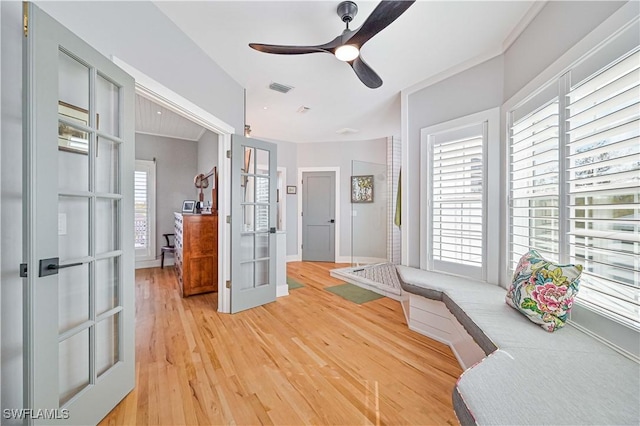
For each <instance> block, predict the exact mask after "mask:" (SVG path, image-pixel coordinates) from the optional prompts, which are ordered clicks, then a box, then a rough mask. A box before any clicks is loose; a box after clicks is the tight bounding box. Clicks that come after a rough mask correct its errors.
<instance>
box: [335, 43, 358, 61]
mask: <svg viewBox="0 0 640 426" xmlns="http://www.w3.org/2000/svg"><path fill="white" fill-rule="evenodd" d="M359 54H360V49H358V48H357V47H356V46H354V45H352V44H343V45H342V46H340V47H338V48H337V49H336V52H335V55H336V58H338V59H340V60H341V61H344V62H349V61H353V60H354V59H355V58H357V57H358V55H359Z"/></svg>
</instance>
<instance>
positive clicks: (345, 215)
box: [287, 138, 387, 259]
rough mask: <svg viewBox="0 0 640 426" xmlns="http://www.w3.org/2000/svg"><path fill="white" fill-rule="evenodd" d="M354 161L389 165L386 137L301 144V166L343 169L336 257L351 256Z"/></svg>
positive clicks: (299, 148) (299, 160) (299, 147)
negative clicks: (352, 169)
mask: <svg viewBox="0 0 640 426" xmlns="http://www.w3.org/2000/svg"><path fill="white" fill-rule="evenodd" d="M352 160H360V161H367V162H371V163H379V164H386V161H387V140H386V138H382V139H374V140H365V141H352V142H323V143H309V144H298V165H297V166H298V167H339V168H340V206H341V211H340V212H339V216H338V217H337V218H336V220H337V221H338V226H337V227H336V231H337V232H339V233H340V252H339V253H336V258H339V257H343V258H349V259H350V258H351V197H350V190H351V180H350V176H351V161H352ZM288 174H289V173H288V172H287V175H288ZM296 176H297V171H296ZM298 186H299V185H298ZM298 196H300V188H298ZM296 201H297V200H296ZM296 220H297V219H296ZM296 226H297V222H296ZM380 232H382V233H384V234H385V235H386V228H385V229H382V230H380ZM296 246H297V247H299V241H297V240H296Z"/></svg>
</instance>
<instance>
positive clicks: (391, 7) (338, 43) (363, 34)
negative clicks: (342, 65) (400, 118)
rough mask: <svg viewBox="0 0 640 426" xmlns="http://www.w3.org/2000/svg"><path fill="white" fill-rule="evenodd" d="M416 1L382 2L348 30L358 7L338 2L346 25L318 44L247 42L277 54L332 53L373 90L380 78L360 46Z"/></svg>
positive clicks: (377, 85) (380, 82)
mask: <svg viewBox="0 0 640 426" xmlns="http://www.w3.org/2000/svg"><path fill="white" fill-rule="evenodd" d="M414 2H415V0H400V1H386V0H385V1H382V2H380V4H378V6H376V8H375V9H374V10H373V12H371V15H369V16H368V17H367V19H366V20H365V21H364V24H362V26H361V27H360V28H358V29H357V30H350V29H349V22H351V21H352V20H353V18H354V17H355V16H356V14H357V13H358V6H357V5H356V4H355V3H354V2H352V1H343V2H342V3H340V4H339V5H338V9H337V13H338V16H340V19H342V22H344V23H345V24H346V28H345V30H344V31H343V32H342V34H340V35H339V36H337V37H336V38H334V39H333V40H331V41H330V42H328V43H325V44H320V45H317V46H281V45H275V44H260V43H249V47H251V48H253V49H255V50H258V51H260V52H264V53H275V54H278V55H304V54H306V53H320V52H325V53H331V54H332V55H335V56H336V58H338V59H339V60H341V61H344V62H347V63H348V64H349V65H350V66H351V68H353V71H355V73H356V75H357V76H358V78H359V79H360V81H362V82H363V83H364V84H365V86H367V87H369V88H371V89H376V88H378V87H380V86H382V79H381V78H380V76H378V74H376V72H375V71H374V70H373V69H372V68H371V67H370V66H369V65H367V63H366V62H365V61H364V59H362V56H360V49H361V48H362V46H364V44H365V43H366V42H367V41H369V40H370V39H371V38H372V37H373V36H375V35H376V34H378V33H379V32H380V31H382V30H383V29H385V28H386V27H387V26H388V25H389V24H391V23H392V22H393V21H395V20H396V19H398V17H399V16H400V15H402V14H403V13H404V12H405V11H406V10H407V9H408V8H409V7H410V6H411V5H412V4H413V3H414Z"/></svg>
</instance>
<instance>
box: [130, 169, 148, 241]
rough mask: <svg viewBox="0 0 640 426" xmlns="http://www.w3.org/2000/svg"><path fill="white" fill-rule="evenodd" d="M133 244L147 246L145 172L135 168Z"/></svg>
mask: <svg viewBox="0 0 640 426" xmlns="http://www.w3.org/2000/svg"><path fill="white" fill-rule="evenodd" d="M133 193H134V206H135V220H136V226H135V232H136V236H135V244H136V249H146V248H147V247H149V232H148V228H149V203H148V202H147V172H144V171H138V170H136V172H135V175H134V192H133Z"/></svg>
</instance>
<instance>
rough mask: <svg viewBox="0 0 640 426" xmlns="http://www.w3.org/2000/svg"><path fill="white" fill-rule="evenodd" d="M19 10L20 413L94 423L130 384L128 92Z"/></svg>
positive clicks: (85, 49) (54, 25)
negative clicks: (23, 31) (24, 28)
mask: <svg viewBox="0 0 640 426" xmlns="http://www.w3.org/2000/svg"><path fill="white" fill-rule="evenodd" d="M26 7H27V8H28V18H29V28H28V36H27V37H25V49H24V52H25V55H26V56H25V58H26V67H25V76H24V85H25V99H24V103H25V107H26V116H25V119H26V123H27V124H26V128H25V151H24V152H25V160H26V161H25V179H24V180H25V182H26V187H25V196H26V198H25V200H26V202H25V204H24V205H25V211H24V215H25V226H26V229H25V231H26V232H25V237H26V239H25V250H26V253H25V258H26V261H27V274H28V277H27V282H26V287H25V309H24V311H25V327H26V329H25V371H26V377H25V389H26V391H25V407H26V408H31V409H34V410H39V409H46V410H54V409H57V411H49V413H50V414H48V415H45V416H44V417H43V418H39V419H29V421H30V422H33V423H36V424H37V423H42V424H52V423H62V424H95V423H97V422H99V421H100V420H101V419H102V418H103V417H104V416H105V415H106V414H107V413H108V412H109V411H110V410H111V409H112V408H113V407H114V406H115V405H116V404H117V403H118V402H119V401H120V400H121V399H122V398H123V397H124V396H125V395H126V394H127V393H128V392H129V391H131V389H132V388H133V386H134V382H135V369H134V335H133V333H134V257H135V254H134V243H133V235H134V230H133V223H134V218H133V175H134V81H133V79H132V78H131V77H130V76H128V75H127V74H126V73H124V72H123V71H122V70H120V69H119V68H118V67H116V66H115V65H114V64H113V63H112V62H111V61H109V60H108V59H106V58H105V57H103V56H102V55H100V54H99V53H98V52H97V51H96V50H94V49H92V48H91V47H90V46H89V45H87V44H86V43H85V42H84V41H82V40H81V39H80V38H78V37H76V36H75V35H74V34H72V33H71V32H70V31H68V30H67V29H65V28H64V27H63V26H62V25H60V24H59V23H58V22H56V21H55V20H54V19H52V18H51V17H49V16H48V15H46V14H45V13H44V12H42V11H41V10H40V9H38V8H37V7H36V6H35V5H33V4H31V3H27V4H26ZM50 417H53V418H50Z"/></svg>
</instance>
